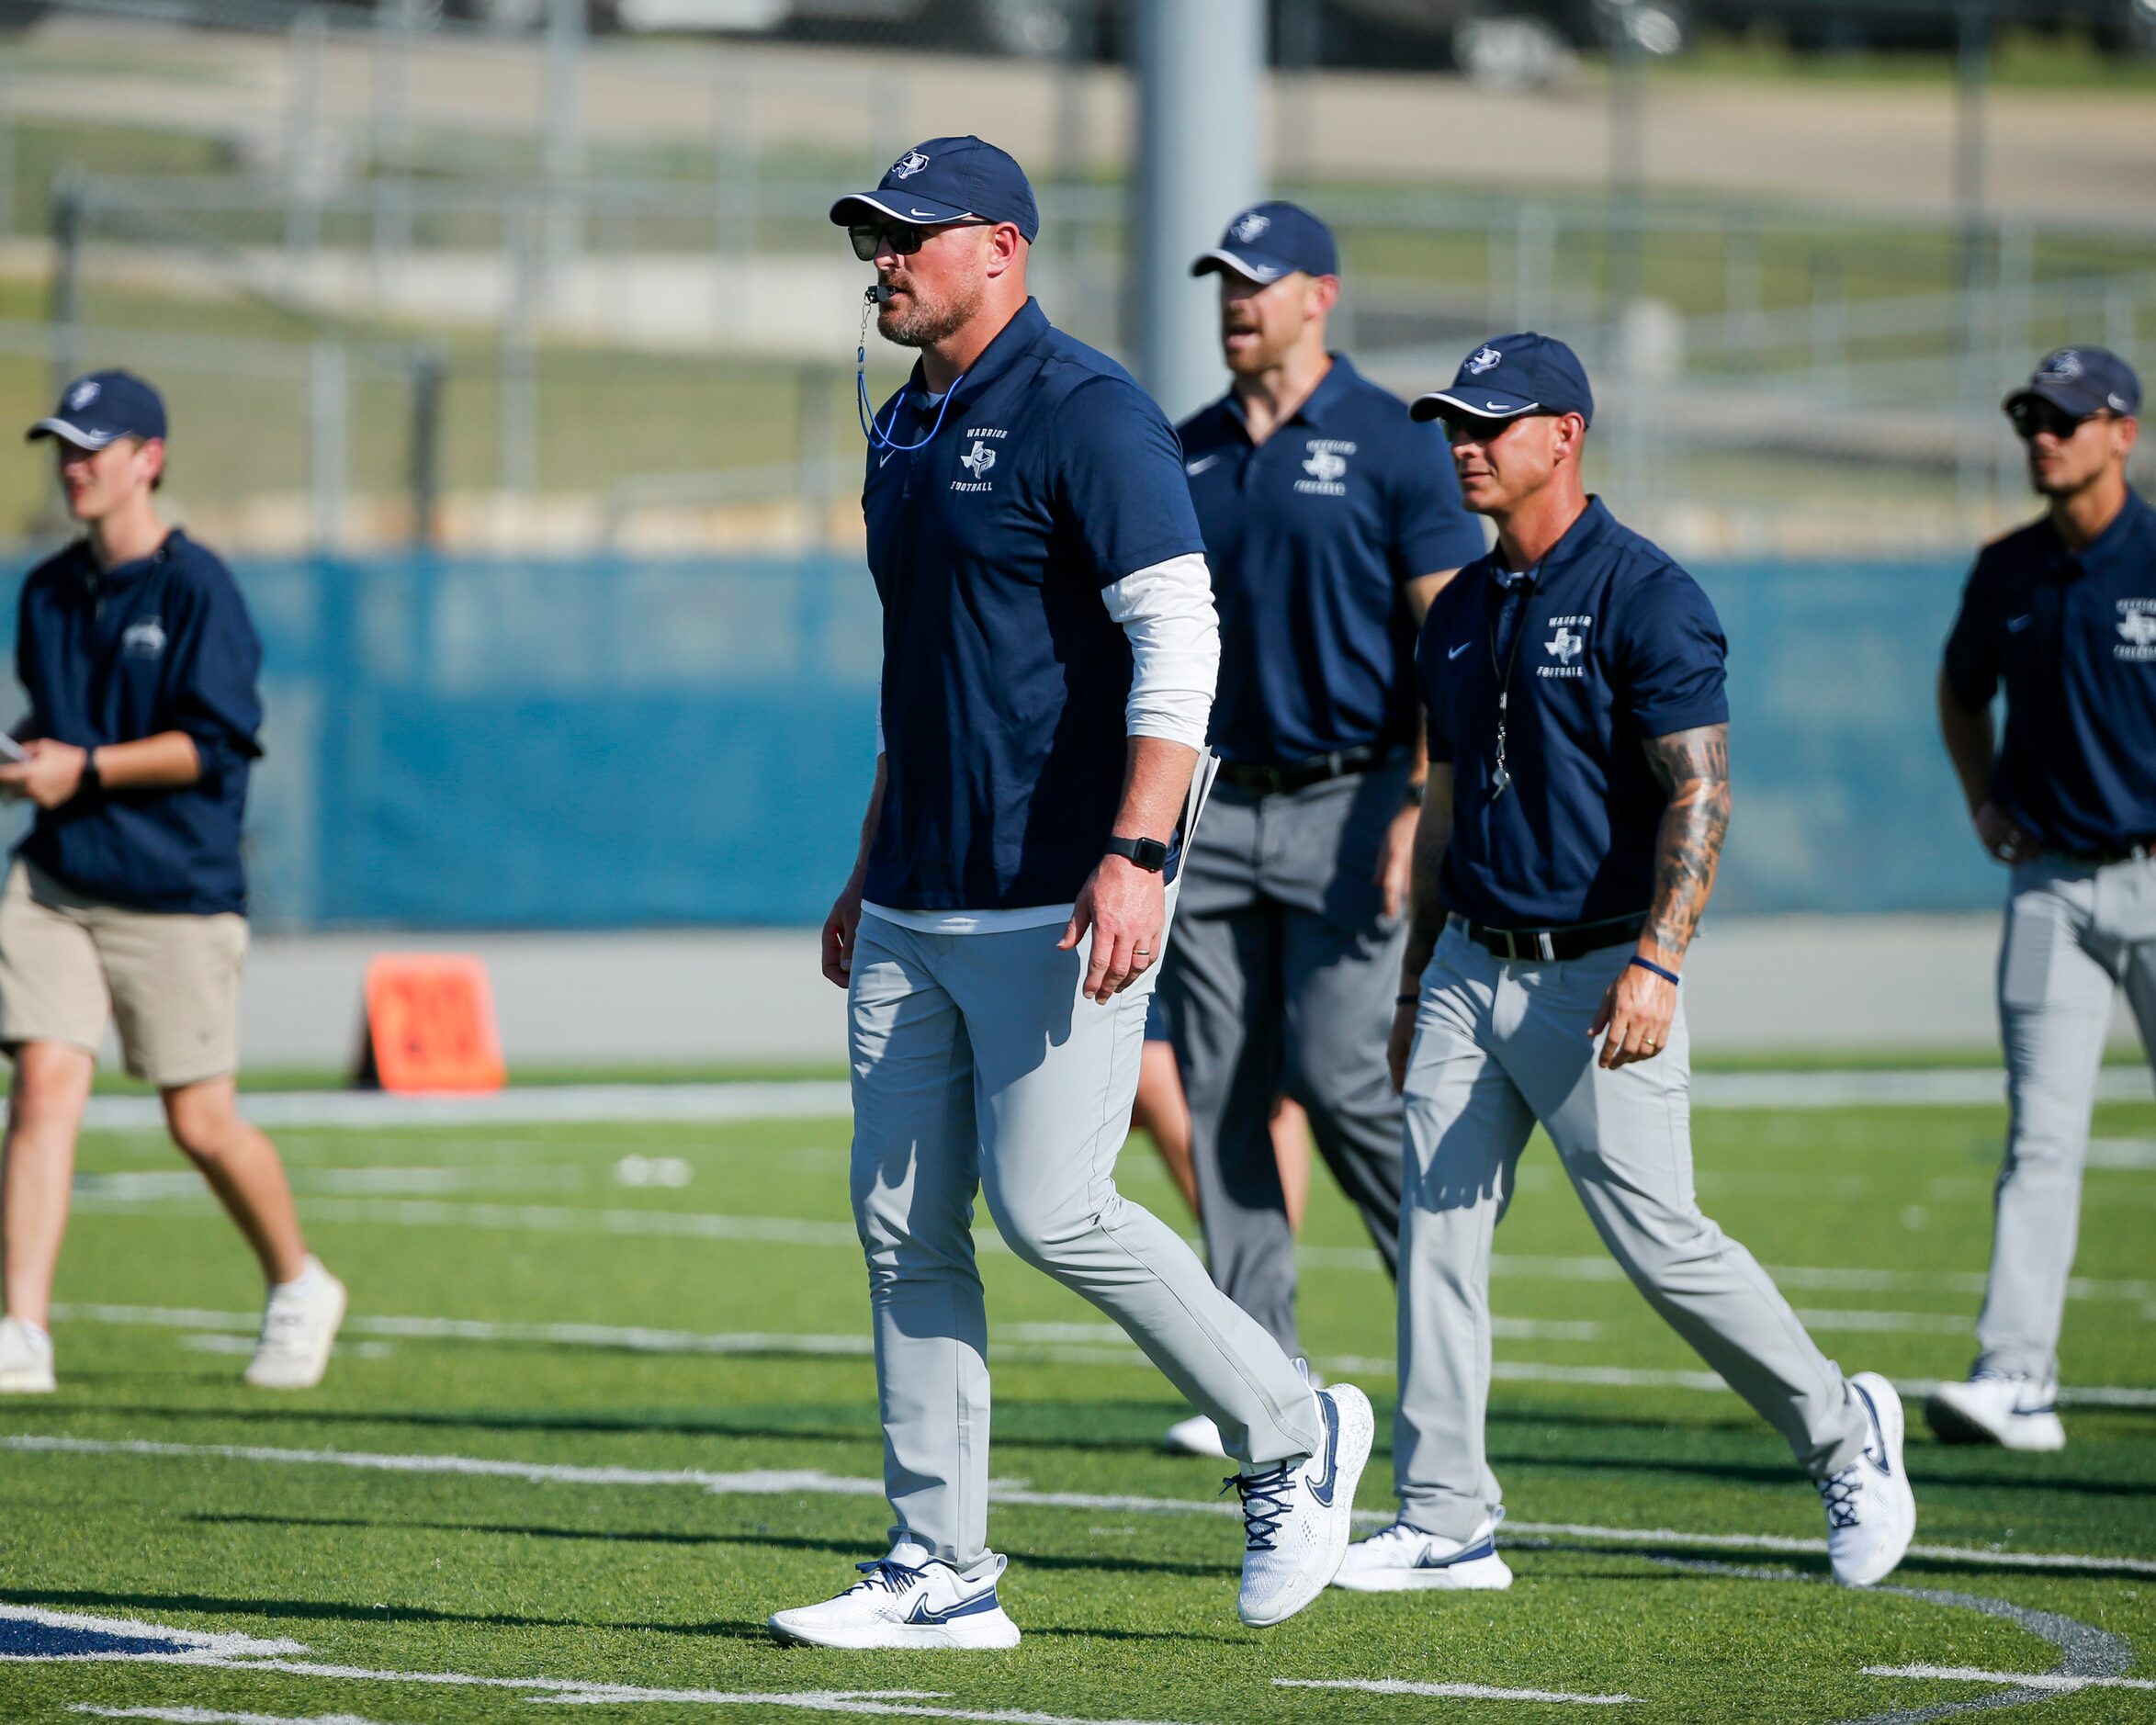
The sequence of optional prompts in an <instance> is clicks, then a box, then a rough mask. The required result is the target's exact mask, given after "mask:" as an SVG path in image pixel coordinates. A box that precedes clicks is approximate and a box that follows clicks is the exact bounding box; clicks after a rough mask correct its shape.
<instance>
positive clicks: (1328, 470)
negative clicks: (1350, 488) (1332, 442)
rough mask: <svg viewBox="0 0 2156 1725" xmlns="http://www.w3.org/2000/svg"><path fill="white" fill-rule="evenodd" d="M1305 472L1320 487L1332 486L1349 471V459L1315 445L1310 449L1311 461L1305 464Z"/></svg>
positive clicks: (1322, 446)
mask: <svg viewBox="0 0 2156 1725" xmlns="http://www.w3.org/2000/svg"><path fill="white" fill-rule="evenodd" d="M1303 471H1304V472H1305V473H1307V474H1308V475H1309V476H1310V477H1311V478H1312V479H1315V480H1316V481H1317V482H1318V483H1319V484H1320V485H1332V484H1335V483H1337V482H1338V479H1340V477H1341V476H1342V475H1343V474H1345V473H1346V472H1347V471H1348V457H1346V456H1343V455H1340V454H1338V452H1336V451H1334V450H1331V449H1327V448H1326V447H1325V446H1324V445H1321V444H1315V443H1314V444H1313V445H1311V447H1310V459H1309V460H1307V461H1305V462H1304V464H1303Z"/></svg>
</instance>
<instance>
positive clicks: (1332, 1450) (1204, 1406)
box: [772, 137, 1371, 1648]
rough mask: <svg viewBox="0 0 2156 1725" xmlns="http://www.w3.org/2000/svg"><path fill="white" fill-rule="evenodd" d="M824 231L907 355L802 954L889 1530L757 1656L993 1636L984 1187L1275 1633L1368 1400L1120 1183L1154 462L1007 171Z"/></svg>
mask: <svg viewBox="0 0 2156 1725" xmlns="http://www.w3.org/2000/svg"><path fill="white" fill-rule="evenodd" d="M831 220H833V221H835V222H838V223H841V224H843V225H845V226H846V227H847V228H848V229H849V231H850V237H851V239H852V243H853V249H854V253H855V255H857V256H859V257H860V258H862V259H864V261H866V260H873V261H874V262H875V266H876V275H877V277H878V287H877V290H876V291H880V296H881V298H880V306H879V309H878V311H877V318H876V324H877V329H878V331H879V332H880V333H882V334H883V335H884V337H885V338H886V340H889V341H892V342H896V343H897V344H900V345H903V346H909V347H914V348H918V349H919V350H920V361H919V363H918V364H917V365H916V366H915V368H914V372H913V375H912V378H910V379H909V382H908V383H907V385H906V387H905V388H904V389H901V390H900V391H899V392H898V394H897V396H895V397H894V398H892V400H890V401H888V402H887V403H886V404H885V405H884V407H883V408H882V409H881V410H880V411H879V412H877V413H876V414H875V416H874V418H873V419H872V421H871V422H870V448H869V452H868V461H867V476H866V485H865V489H864V493H863V498H862V506H863V509H864V513H865V515H866V517H867V527H868V560H869V568H870V570H871V572H872V574H873V575H874V577H875V585H876V592H877V594H878V596H879V597H880V599H881V600H882V602H883V611H884V680H883V688H882V694H881V701H880V718H879V732H880V736H879V740H878V748H877V761H876V775H875V790H874V791H873V793H872V795H871V799H870V805H869V810H868V815H867V818H866V819H865V821H864V823H863V830H862V849H861V856H860V860H859V861H858V863H856V865H855V868H854V871H853V874H852V878H851V879H850V880H849V881H848V882H847V884H846V886H845V889H844V890H843V891H842V892H841V895H840V896H839V899H838V902H837V903H836V904H835V905H834V906H833V908H832V910H831V914H830V918H829V919H828V920H827V921H826V924H825V927H824V933H823V967H824V974H825V975H828V976H829V977H830V979H831V980H832V981H834V982H837V983H841V984H843V985H844V986H845V987H847V989H848V993H849V1012H850V1021H851V1037H850V1042H851V1063H852V1075H853V1119H854V1137H853V1151H852V1191H853V1206H854V1216H855V1221H856V1223H857V1224H858V1226H859V1228H860V1233H861V1241H862V1246H863V1248H864V1251H865V1252H866V1254H867V1258H868V1269H869V1297H870V1307H871V1314H872V1319H873V1322H874V1325H875V1362H876V1388H877V1395H878V1402H879V1407H880V1412H881V1415H882V1420H883V1427H884V1476H885V1483H886V1491H887V1494H888V1495H889V1497H890V1501H891V1507H892V1511H893V1515H894V1517H895V1525H894V1526H893V1528H892V1529H891V1533H890V1541H891V1543H890V1548H889V1550H888V1552H887V1553H886V1555H885V1556H884V1557H882V1558H879V1559H877V1560H875V1561H874V1562H869V1563H865V1564H864V1565H862V1566H861V1567H862V1568H863V1570H864V1573H865V1576H866V1578H865V1579H864V1580H863V1581H861V1582H859V1583H857V1584H855V1585H854V1586H852V1587H851V1588H849V1589H848V1590H846V1591H845V1592H844V1593H842V1594H841V1595H838V1596H837V1597H835V1598H833V1599H830V1600H829V1601H827V1602H825V1603H823V1604H821V1605H816V1606H810V1607H804V1608H801V1609H797V1610H789V1611H782V1612H779V1613H778V1614H776V1615H775V1616H774V1617H773V1618H772V1626H773V1629H775V1630H776V1631H777V1632H778V1633H779V1634H780V1635H781V1636H783V1637H785V1638H786V1639H788V1640H801V1641H809V1642H814V1643H817V1644H819V1645H824V1646H836V1647H856V1648H867V1647H965V1648H994V1647H1009V1646H1012V1645H1014V1644H1015V1643H1016V1642H1017V1640H1018V1638H1019V1631H1018V1629H1017V1626H1016V1625H1015V1624H1014V1623H1013V1622H1012V1621H1011V1619H1010V1617H1009V1616H1008V1615H1007V1614H1006V1613H1005V1612H1004V1610H1003V1609H1002V1607H1001V1605H1000V1603H999V1599H998V1596H997V1591H996V1584H997V1579H998V1577H999V1575H1000V1574H1001V1573H1002V1570H1003V1567H1004V1559H1003V1558H1002V1557H1000V1556H999V1555H998V1554H996V1553H995V1552H993V1551H991V1550H989V1549H988V1366H987V1349H988V1319H987V1313H986V1309H985V1306H984V1303H983V1299H982V1291H981V1281H980V1276H979V1272H978V1270H977V1268H976V1264H975V1260H974V1246H973V1236H972V1233H971V1225H970V1224H971V1223H972V1219H973V1201H974V1193H975V1189H976V1187H977V1188H979V1189H980V1190H981V1191H982V1192H983V1193H984V1194H985V1195H986V1197H987V1199H988V1212H989V1214H990V1215H991V1216H992V1217H993V1218H994V1219H995V1223H996V1226H997V1229H998V1231H999V1233H1000V1234H1001V1235H1002V1237H1003V1239H1004V1241H1005V1243H1006V1244H1007V1245H1008V1246H1010V1248H1011V1250H1012V1251H1014V1252H1015V1253H1016V1254H1017V1255H1018V1256H1019V1257H1022V1258H1023V1259H1024V1260H1026V1261H1027V1262H1028V1263H1031V1264H1033V1265H1034V1266H1035V1267H1037V1268H1041V1269H1044V1270H1045V1271H1047V1272H1048V1273H1049V1274H1050V1275H1052V1276H1054V1277H1055V1279H1056V1280H1058V1281H1060V1282H1062V1283H1063V1284H1064V1285H1065V1286H1067V1287H1068V1288H1071V1289H1073V1290H1074V1291H1077V1292H1078V1293H1081V1294H1083V1295H1084V1296H1085V1297H1086V1298H1087V1299H1089V1300H1090V1301H1091V1302H1093V1303H1094V1304H1095V1305H1097V1306H1099V1307H1100V1308H1101V1310H1102V1311H1103V1312H1105V1313H1108V1314H1109V1315H1110V1316H1112V1317H1113V1318H1114V1319H1115V1320H1116V1321H1117V1322H1118V1323H1119V1324H1121V1325H1123V1328H1124V1329H1125V1330H1127V1331H1128V1332H1129V1333H1130V1335H1131V1336H1132V1338H1133V1339H1134V1340H1135V1341H1136V1342H1137V1343H1138V1345H1139V1346H1140V1347H1143V1348H1144V1349H1145V1350H1146V1353H1147V1355H1148V1356H1149V1357H1150V1358H1151V1359H1153V1361H1154V1362H1155V1363H1156V1364H1157V1365H1158V1366H1159V1367H1160V1368H1161V1370H1163V1371H1165V1372H1166V1373H1167V1374H1168V1377H1169V1378H1170V1379H1171V1380H1172V1381H1174V1383H1175V1385H1176V1387H1177V1388H1178V1389H1180V1391H1181V1392H1183V1393H1184V1394H1185V1395H1186V1396H1188V1397H1189V1398H1190V1399H1191V1401H1192V1402H1194V1403H1195V1404H1197V1405H1198V1407H1199V1408H1200V1409H1201V1410H1202V1411H1203V1412H1205V1413H1206V1414H1209V1415H1212V1416H1213V1418H1214V1419H1215V1420H1217V1421H1218V1422H1219V1424H1220V1426H1221V1429H1222V1431H1223V1432H1224V1433H1225V1434H1226V1435H1227V1437H1228V1439H1229V1443H1230V1446H1231V1448H1232V1449H1234V1450H1235V1452H1236V1455H1238V1456H1239V1457H1241V1458H1242V1460H1243V1463H1244V1465H1243V1469H1242V1471H1240V1472H1239V1473H1238V1474H1237V1475H1236V1484H1237V1486H1238V1488H1239V1489H1240V1491H1241V1494H1242V1496H1243V1504H1244V1514H1245V1530H1246V1532H1245V1551H1244V1562H1243V1580H1242V1589H1241V1597H1240V1601H1239V1605H1238V1610H1239V1612H1240V1614H1241V1616H1242V1618H1243V1620H1244V1621H1245V1622H1246V1623H1249V1624H1252V1625H1264V1624H1270V1623H1277V1622H1279V1621H1281V1619H1283V1618H1287V1617H1289V1616H1292V1614H1293V1613H1294V1612H1296V1611H1298V1610H1300V1609H1302V1608H1303V1607H1304V1606H1305V1605H1307V1604H1308V1603H1309V1602H1310V1601H1311V1599H1313V1598H1314V1597H1315V1596H1316V1595H1317V1594H1319V1593H1320V1592H1322V1591H1323V1590H1324V1588H1325V1585H1326V1583H1327V1582H1328V1581H1330V1580H1331V1579H1332V1575H1333V1573H1334V1572H1335V1570H1337V1569H1338V1566H1339V1562H1340V1556H1341V1554H1342V1553H1344V1552H1345V1550H1346V1547H1347V1539H1348V1517H1349V1512H1350V1509H1351V1506H1352V1504H1353V1500H1354V1494H1355V1481H1356V1478H1357V1476H1358V1474H1359V1472H1360V1468H1361V1465H1362V1461H1363V1460H1364V1459H1365V1458H1366V1457H1367V1455H1368V1452H1369V1447H1370V1441H1371V1415H1370V1404H1369V1402H1368V1401H1367V1399H1366V1398H1365V1397H1364V1396H1363V1395H1362V1394H1361V1392H1360V1391H1357V1390H1353V1389H1350V1388H1349V1387H1347V1386H1344V1385H1343V1386H1339V1387H1337V1388H1334V1389H1330V1390H1324V1391H1316V1392H1314V1391H1313V1390H1312V1389H1311V1387H1310V1386H1309V1384H1308V1383H1306V1382H1305V1381H1304V1379H1303V1377H1302V1375H1301V1374H1300V1373H1299V1372H1298V1371H1297V1370H1295V1367H1294V1365H1293V1363H1292V1361H1291V1360H1290V1359H1288V1357H1287V1356H1286V1355H1285V1354H1284V1353H1282V1352H1281V1349H1280V1347H1279V1345H1278V1344H1277V1343H1276V1342H1274V1341H1273V1339H1272V1338H1271V1337H1270V1336H1268V1335H1267V1334H1266V1333H1265V1331H1264V1329H1263V1328H1262V1327H1260V1326H1259V1325H1258V1324H1257V1323H1256V1322H1255V1321H1254V1320H1252V1319H1251V1318H1250V1317H1248V1316H1247V1314H1246V1313H1243V1312H1242V1311H1241V1310H1239V1309H1238V1308H1237V1307H1236V1305H1235V1303H1234V1302H1232V1301H1230V1300H1229V1299H1228V1298H1227V1297H1226V1296H1225V1295H1224V1294H1223V1293H1221V1292H1220V1291H1219V1290H1218V1289H1216V1288H1214V1287H1213V1283H1212V1282H1211V1280H1208V1279H1207V1277H1206V1274H1205V1270H1204V1268H1203V1266H1202V1265H1201V1264H1200V1263H1199V1262H1198V1259H1197V1257H1196V1256H1195V1255H1194V1254H1193V1253H1192V1252H1191V1249H1190V1248H1189V1247H1188V1246H1185V1245H1184V1244H1183V1242H1182V1241H1181V1240H1180V1239H1179V1238H1178V1237H1177V1236H1176V1235H1175V1234H1174V1233H1173V1232H1171V1231H1170V1230H1169V1229H1168V1227H1167V1226H1166V1225H1165V1224H1164V1223H1160V1222H1158V1221H1157V1220H1156V1219H1155V1218H1154V1217H1152V1216H1151V1215H1149V1214H1147V1213H1146V1212H1144V1211H1142V1210H1140V1209H1138V1208H1137V1207H1136V1206H1134V1205H1132V1204H1130V1203H1127V1202H1125V1201H1124V1200H1123V1196H1122V1195H1121V1194H1120V1193H1119V1192H1118V1191H1117V1190H1116V1188H1115V1183H1114V1162H1115V1156H1116V1153H1117V1151H1118V1150H1119V1149H1120V1148H1121V1147H1122V1144H1123V1137H1124V1133H1125V1132H1126V1130H1127V1128H1128V1124H1129V1121H1130V1111H1131V1100H1132V1096H1133V1092H1134V1089H1135V1088H1136V1083H1137V1073H1138V1061H1139V1055H1140V1050H1141V1047H1142V1045H1143V1043H1144V1038H1145V1030H1146V1004H1147V1000H1148V998H1149V997H1150V995H1151V993H1152V988H1153V984H1154V981H1155V979H1156V976H1157V969H1156V967H1157V964H1158V963H1159V960H1160V954H1161V951H1162V948H1163V946H1164V945H1165V943H1166V941H1167V938H1168V915H1169V908H1170V902H1169V898H1168V892H1167V890H1166V875H1167V874H1168V871H1169V870H1171V869H1172V868H1173V867H1174V865H1175V862H1176V851H1177V847H1178V844H1179V842H1180V834H1181V832H1182V831H1183V830H1184V829H1185V825H1186V823H1185V815H1186V810H1187V808H1188V807H1189V806H1190V804H1191V802H1192V801H1193V800H1194V799H1192V798H1191V796H1190V788H1191V778H1192V772H1193V770H1194V768H1195V767H1196V766H1197V765H1198V762H1199V759H1200V750H1201V749H1202V746H1203V742H1204V738H1205V726H1206V719H1207V716H1208V714H1209V711H1210V707H1211V704H1212V696H1213V682H1214V676H1215V671H1216V666H1217V661H1218V654H1219V646H1218V639H1217V626H1216V623H1215V618H1214V613H1213V601H1212V593H1211V585H1210V581H1209V580H1208V578H1207V575H1206V569H1205V561H1204V557H1203V546H1202V541H1201V539H1200V537H1199V534H1198V527H1197V523H1196V522H1195V520H1193V519H1192V517H1191V502H1190V496H1189V493H1188V492H1187V491H1186V490H1185V489H1184V485H1183V474H1182V468H1181V464H1180V459H1179V457H1178V453H1177V449H1176V442H1175V434H1174V431H1173V429H1172V428H1171V427H1170V426H1169V425H1168V422H1167V420H1166V418H1165V417H1163V415H1162V414H1161V412H1160V411H1159V410H1158V409H1157V407H1155V406H1154V405H1153V403H1152V402H1151V401H1150V400H1148V399H1147V398H1146V396H1145V395H1144V394H1143V393H1142V392H1141V391H1140V390H1139V389H1138V388H1137V386H1136V385H1135V384H1134V383H1133V382H1132V381H1131V379H1130V378H1129V377H1128V376H1127V375H1126V374H1125V373H1124V372H1123V370H1122V369H1121V368H1120V367H1119V366H1116V365H1115V364H1114V363H1113V362H1112V360H1109V359H1108V358H1106V357H1105V356H1103V355H1100V354H1097V353H1095V352H1094V351H1093V350H1091V349H1090V348H1088V347H1085V346H1083V345H1081V344H1078V342H1075V341H1073V340H1071V339H1070V338H1069V337H1068V336H1066V335H1064V334H1062V333H1059V332H1057V331H1055V329H1053V328H1051V327H1050V326H1049V323H1048V321H1047V319H1046V318H1045V317H1044V316H1043V315H1042V312H1041V310H1040V308H1039V306H1038V305H1037V304H1035V303H1034V301H1033V299H1030V298H1029V297H1028V296H1027V292H1026V261H1027V255H1028V251H1029V248H1030V246H1031V244H1032V242H1033V236H1034V234H1035V233H1036V232H1037V231H1038V229H1039V226H1040V220H1039V216H1038V214H1037V212H1036V209H1035V206H1034V202H1033V190H1032V187H1031V186H1028V184H1027V183H1026V178H1025V175H1024V174H1023V173H1022V171H1021V169H1020V168H1019V165H1018V163H1016V162H1014V161H1013V160H1012V159H1011V158H1010V156H1008V155H1006V154H1005V153H1004V152H1002V151H1000V150H998V149H996V148H994V147H993V146H991V145H989V144H987V143H984V142H982V141H980V140H979V139H977V138H970V137H968V138H934V139H931V140H929V141H927V142H925V143H923V144H921V145H920V147H919V148H918V149H915V150H910V151H909V152H907V153H906V154H905V155H903V156H901V157H900V158H899V159H898V160H897V162H896V163H893V164H892V166H891V168H890V170H889V171H888V172H887V173H886V175H884V178H883V181H882V183H881V184H880V185H879V186H877V187H876V188H875V190H874V191H873V192H866V193H862V194H859V195H855V196H852V197H843V198H841V199H840V200H839V202H838V203H836V204H835V205H833V206H832V209H831Z"/></svg>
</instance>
